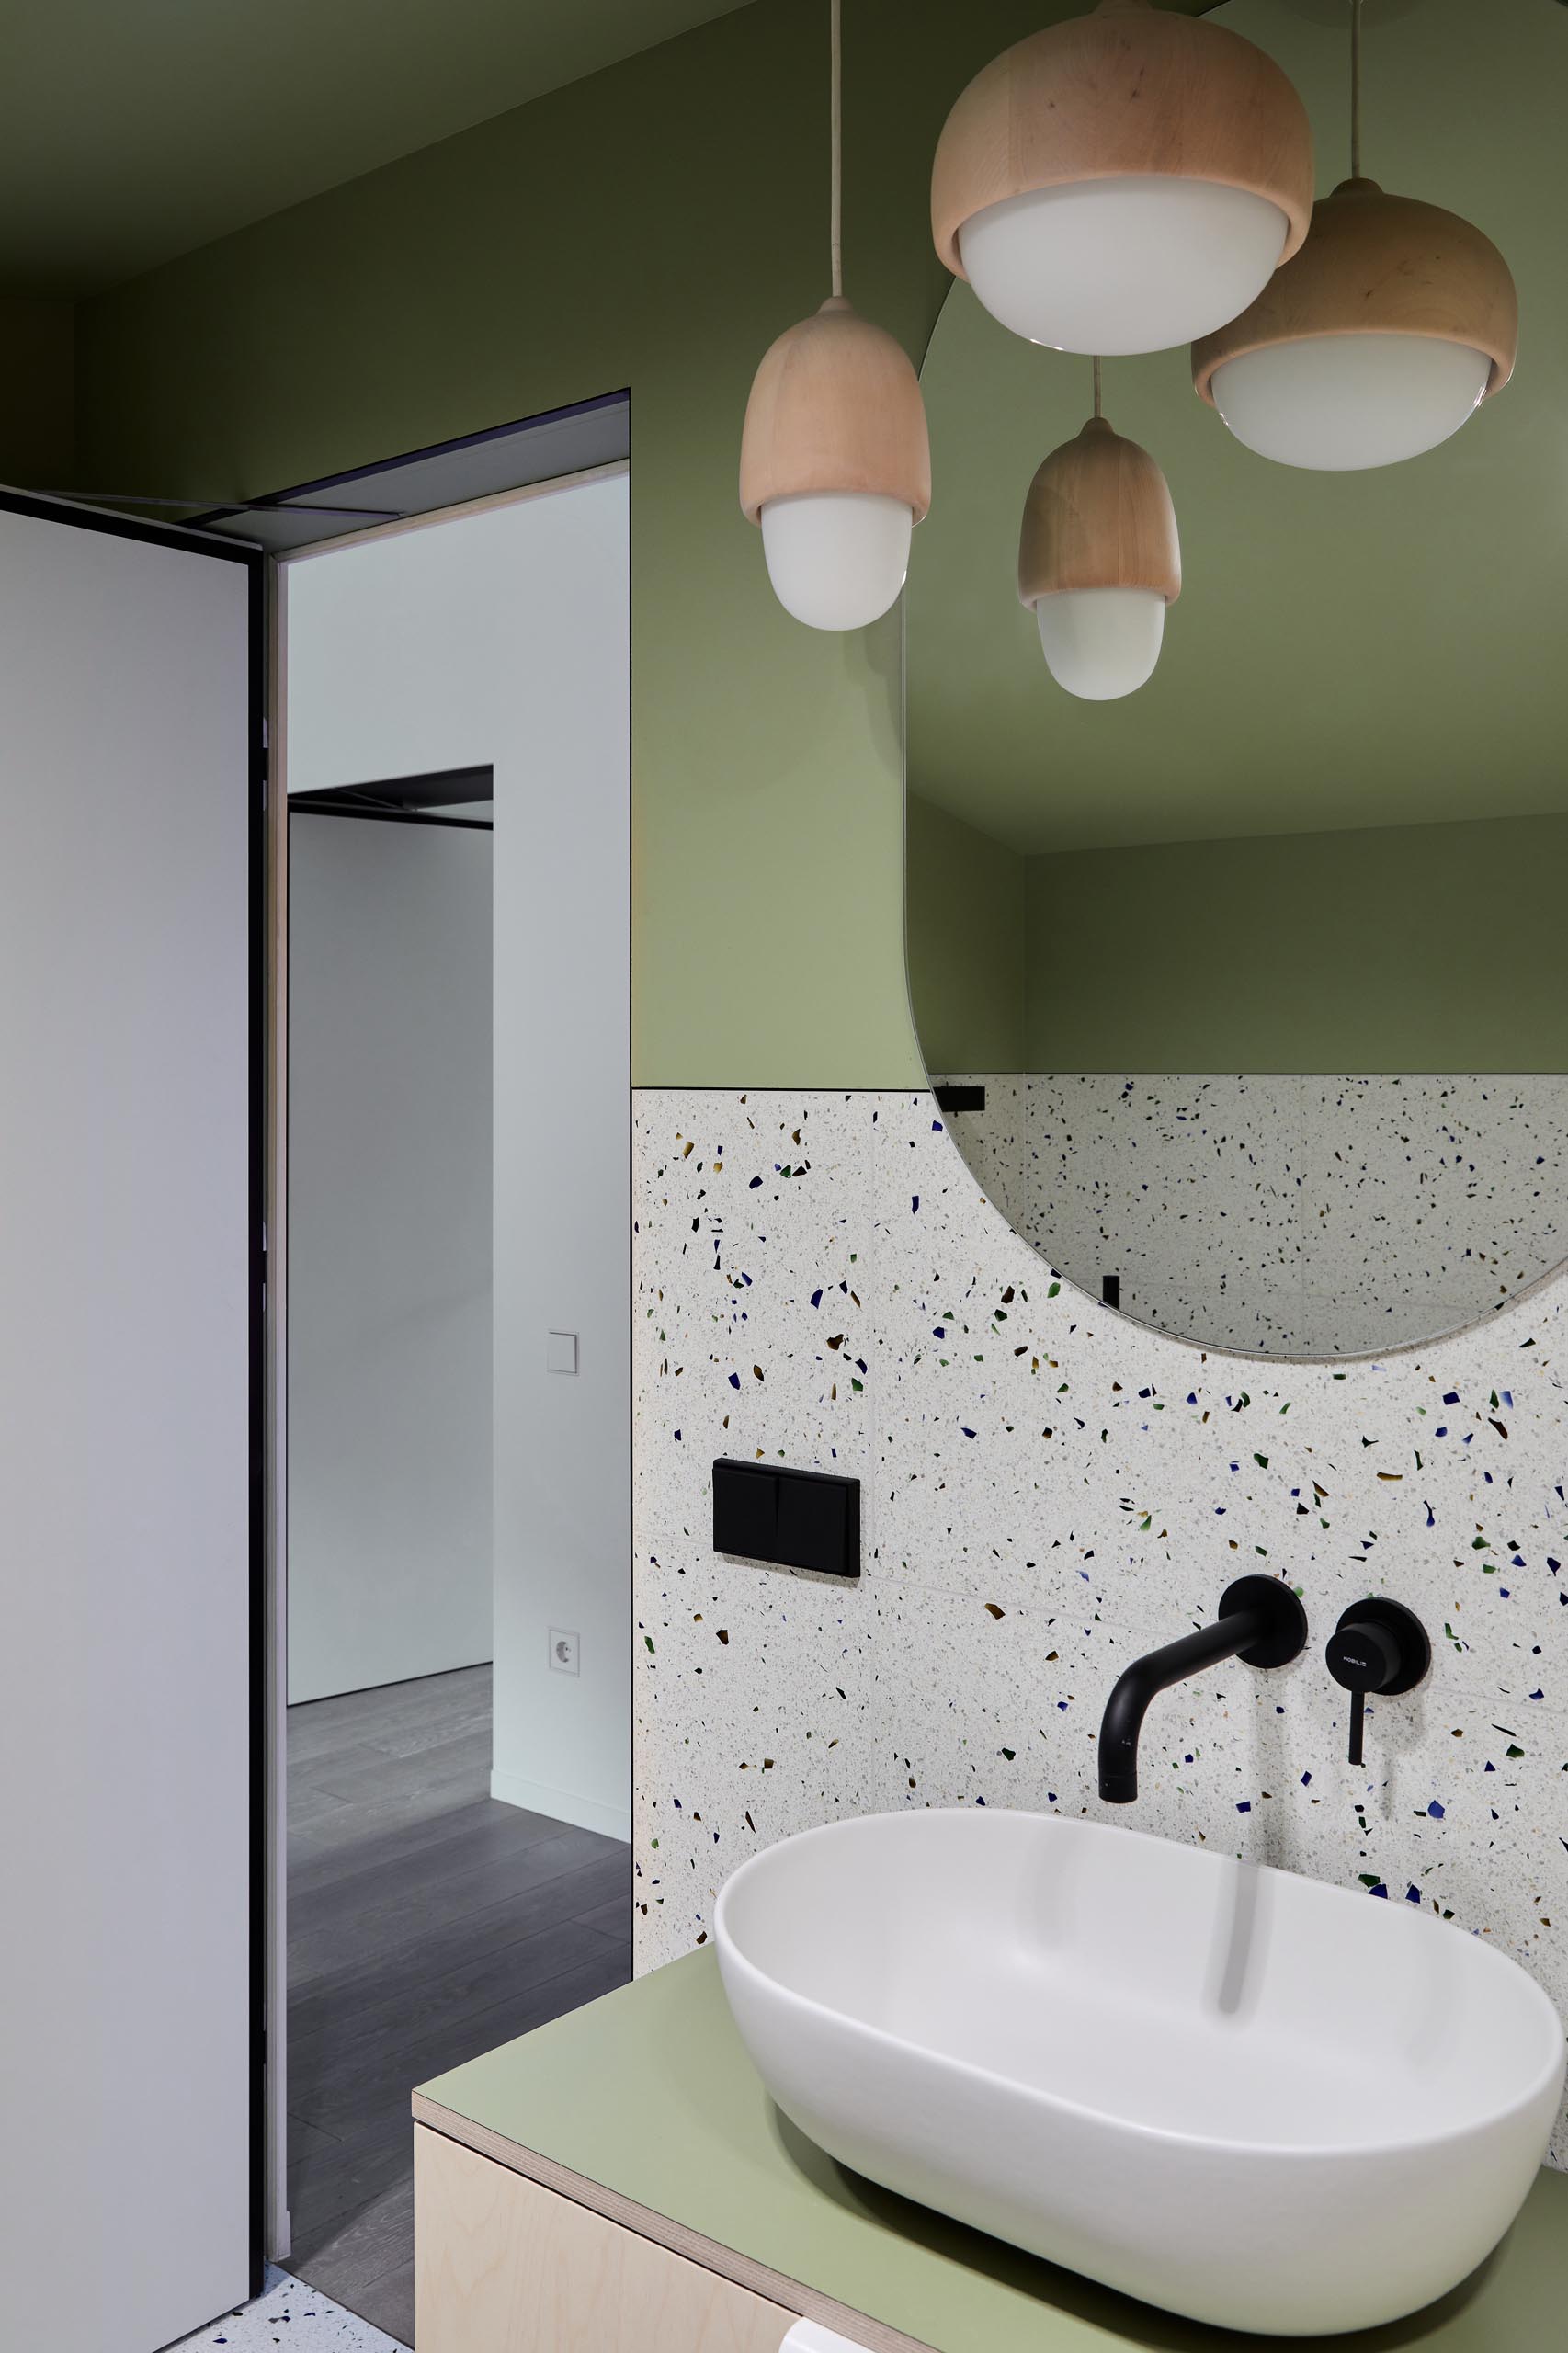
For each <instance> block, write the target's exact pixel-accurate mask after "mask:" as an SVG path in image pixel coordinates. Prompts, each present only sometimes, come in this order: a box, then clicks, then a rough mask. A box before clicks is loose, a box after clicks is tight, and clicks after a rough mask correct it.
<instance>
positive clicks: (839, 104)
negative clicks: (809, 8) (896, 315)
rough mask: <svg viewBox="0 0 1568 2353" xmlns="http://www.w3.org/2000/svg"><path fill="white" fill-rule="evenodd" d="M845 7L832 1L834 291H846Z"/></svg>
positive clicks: (830, 226)
mask: <svg viewBox="0 0 1568 2353" xmlns="http://www.w3.org/2000/svg"><path fill="white" fill-rule="evenodd" d="M843 16H844V7H843V0H828V12H827V22H828V48H829V53H830V57H831V60H832V64H831V72H830V77H829V78H830V85H831V89H832V97H831V99H830V102H829V117H828V119H829V137H830V139H831V142H832V146H833V194H832V198H831V200H830V207H829V216H828V241H829V244H830V246H831V249H832V257H833V290H834V292H835V294H837V295H842V294H843V292H844V24H843Z"/></svg>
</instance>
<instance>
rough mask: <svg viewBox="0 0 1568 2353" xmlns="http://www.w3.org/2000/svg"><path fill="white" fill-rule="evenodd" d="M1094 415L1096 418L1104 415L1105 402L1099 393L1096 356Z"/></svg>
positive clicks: (1098, 373)
mask: <svg viewBox="0 0 1568 2353" xmlns="http://www.w3.org/2000/svg"><path fill="white" fill-rule="evenodd" d="M1095 415H1096V416H1104V415H1105V401H1104V399H1103V397H1102V395H1101V391H1100V363H1099V358H1098V357H1097V355H1096V359H1095Z"/></svg>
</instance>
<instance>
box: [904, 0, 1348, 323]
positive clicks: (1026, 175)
mask: <svg viewBox="0 0 1568 2353" xmlns="http://www.w3.org/2000/svg"><path fill="white" fill-rule="evenodd" d="M1153 176H1162V177H1168V178H1173V179H1182V180H1198V181H1208V182H1210V183H1212V184H1213V185H1215V186H1217V187H1221V188H1238V189H1241V190H1243V191H1244V193H1246V194H1248V195H1253V196H1258V197H1262V198H1264V199H1267V201H1268V202H1270V203H1272V204H1274V205H1276V206H1278V210H1280V212H1282V213H1283V214H1284V215H1285V218H1286V221H1287V222H1288V223H1289V227H1288V232H1287V234H1286V237H1285V243H1284V249H1283V250H1284V253H1285V255H1286V256H1289V255H1290V254H1293V253H1294V252H1295V251H1296V249H1297V248H1298V246H1299V245H1300V244H1301V241H1302V239H1303V238H1304V237H1305V235H1306V233H1307V224H1308V222H1309V220H1310V218H1311V214H1312V185H1313V181H1312V129H1311V125H1310V124H1309V122H1308V119H1307V115H1306V110H1305V108H1303V106H1302V104H1301V99H1300V98H1299V97H1297V95H1296V92H1295V90H1294V89H1293V87H1292V86H1291V85H1290V81H1289V80H1288V79H1287V77H1286V75H1285V74H1283V73H1282V72H1281V70H1280V68H1279V67H1278V65H1277V64H1276V63H1275V62H1274V60H1273V59H1272V58H1271V57H1267V56H1266V55H1265V54H1264V52H1263V51H1261V50H1259V49H1257V48H1255V47H1254V45H1253V43H1252V42H1251V41H1248V40H1243V39H1242V38H1241V36H1240V35H1239V34H1237V33H1233V32H1230V31H1228V30H1227V29H1226V28H1224V27H1222V26H1219V25H1213V24H1210V23H1208V22H1206V21H1205V20H1204V19H1202V18H1193V17H1177V16H1169V15H1166V14H1165V13H1164V12H1162V11H1160V10H1156V9H1154V8H1152V7H1151V6H1149V0H1101V6H1099V7H1097V8H1096V10H1095V11H1094V12H1093V13H1092V14H1091V15H1089V16H1085V17H1073V18H1072V19H1071V20H1070V21H1069V22H1068V23H1066V24H1060V25H1051V26H1049V27H1047V28H1046V29H1045V30H1044V31H1042V32H1038V33H1034V34H1031V35H1030V37H1029V38H1028V40H1021V41H1018V42H1017V44H1016V45H1015V46H1014V47H1013V48H1011V49H1008V50H1005V51H1003V52H1002V54H1001V56H1000V57H997V58H994V60H993V61H992V63H990V64H989V65H987V66H986V67H985V68H984V69H983V71H982V72H981V73H980V74H976V76H975V78H974V80H973V81H972V82H971V84H970V85H969V87H968V88H967V89H966V90H965V91H963V93H962V94H961V96H960V97H959V99H958V102H957V104H956V105H955V106H954V108H953V109H952V112H951V113H950V114H949V117H948V119H947V122H946V124H945V125H944V127H943V131H942V134H941V138H940V139H939V141H938V142H937V155H936V162H935V165H934V167H933V171H932V177H931V229H932V234H933V236H934V238H935V240H936V245H937V253H938V254H939V255H940V256H941V258H942V260H943V261H944V262H945V263H946V264H947V267H949V269H950V270H952V271H953V272H954V273H955V274H956V275H957V276H959V277H960V278H961V277H963V276H965V275H966V272H965V270H964V266H963V259H962V256H961V254H960V243H959V239H960V231H961V230H962V228H963V226H964V224H965V222H968V221H970V220H971V219H972V218H973V217H974V216H975V215H976V214H977V213H980V212H983V211H984V210H987V209H988V208H989V207H990V206H992V205H995V204H1000V203H1004V202H1006V200H1007V199H1009V198H1013V197H1018V196H1024V195H1028V194H1029V193H1031V192H1032V191H1034V190H1036V189H1041V188H1061V187H1064V186H1066V185H1068V184H1069V183H1073V182H1085V181H1092V180H1105V179H1119V178H1140V177H1153Z"/></svg>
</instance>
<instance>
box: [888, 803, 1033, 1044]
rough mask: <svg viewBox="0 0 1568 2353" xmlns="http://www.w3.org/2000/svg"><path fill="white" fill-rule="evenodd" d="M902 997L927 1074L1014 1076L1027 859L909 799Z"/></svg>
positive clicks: (1020, 1021)
mask: <svg viewBox="0 0 1568 2353" xmlns="http://www.w3.org/2000/svg"><path fill="white" fill-rule="evenodd" d="M906 854H907V860H908V878H909V879H908V891H909V995H910V1002H911V1004H912V1005H913V1006H914V1008H915V1029H917V1031H918V1032H919V1037H920V1043H921V1046H922V1047H923V1048H924V1050H925V1059H926V1069H927V1070H930V1071H936V1072H941V1071H968V1070H974V1071H980V1070H1022V1069H1024V1068H1025V1054H1026V1051H1027V1049H1026V1046H1025V1037H1024V1017H1025V1006H1026V1004H1027V1002H1028V934H1027V927H1026V926H1027V908H1028V866H1029V861H1028V858H1025V857H1024V856H1023V855H1022V853H1021V852H1019V851H1017V850H1013V849H1008V848H1007V847H1006V845H1005V844H1004V843H1002V842H997V841H993V839H992V838H991V836H990V835H989V834H983V833H982V832H981V831H980V830H979V828H978V827H977V826H974V825H966V824H964V823H963V820H962V819H961V818H960V817H954V816H952V815H950V814H949V812H948V811H947V810H946V809H938V808H937V805H936V803H935V802H934V801H923V800H922V799H921V798H920V796H919V794H918V793H914V792H912V793H911V794H910V796H909V815H908V839H907V846H906Z"/></svg>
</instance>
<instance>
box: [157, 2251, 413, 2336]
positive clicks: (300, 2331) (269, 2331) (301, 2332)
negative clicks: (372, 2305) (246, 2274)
mask: <svg viewBox="0 0 1568 2353" xmlns="http://www.w3.org/2000/svg"><path fill="white" fill-rule="evenodd" d="M272 2345H287V2346H290V2347H292V2348H294V2353H316V2348H317V2347H321V2348H322V2353H406V2348H405V2347H403V2346H402V2345H400V2344H399V2342H398V2340H397V2338H396V2337H395V2336H387V2335H386V2334H385V2333H384V2332H383V2331H382V2330H381V2329H379V2328H372V2327H371V2325H370V2324H369V2321H364V2320H358V2319H356V2317H355V2315H354V2314H353V2313H346V2312H345V2311H344V2309H343V2307H342V2305H341V2304H335V2303H334V2302H333V2301H332V2298H331V2297H330V2296H324V2295H323V2294H322V2293H321V2291H320V2290H319V2289H316V2288H310V2287H307V2286H306V2284H305V2282H304V2281H303V2280H302V2279H293V2278H291V2277H290V2274H289V2273H288V2272H287V2271H279V2270H278V2268H277V2267H276V2265H274V2264H270V2263H269V2264H268V2265H267V2283H266V2286H265V2287H264V2288H263V2290H262V2292H261V2294H260V2295H259V2296H258V2297H257V2298H256V2302H254V2303H251V2304H242V2305H241V2306H240V2308H239V2310H238V2311H237V2312H232V2313H226V2314H225V2315H224V2317H223V2318H222V2320H215V2321H214V2322H213V2323H212V2325H211V2326H210V2328H199V2329H198V2330H197V2332H196V2335H195V2336H183V2337H181V2339H180V2341H179V2344H178V2346H177V2347H171V2348H170V2353H208V2348H209V2347H217V2346H224V2347H231V2348H232V2353H262V2348H263V2347H267V2346H272Z"/></svg>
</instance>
